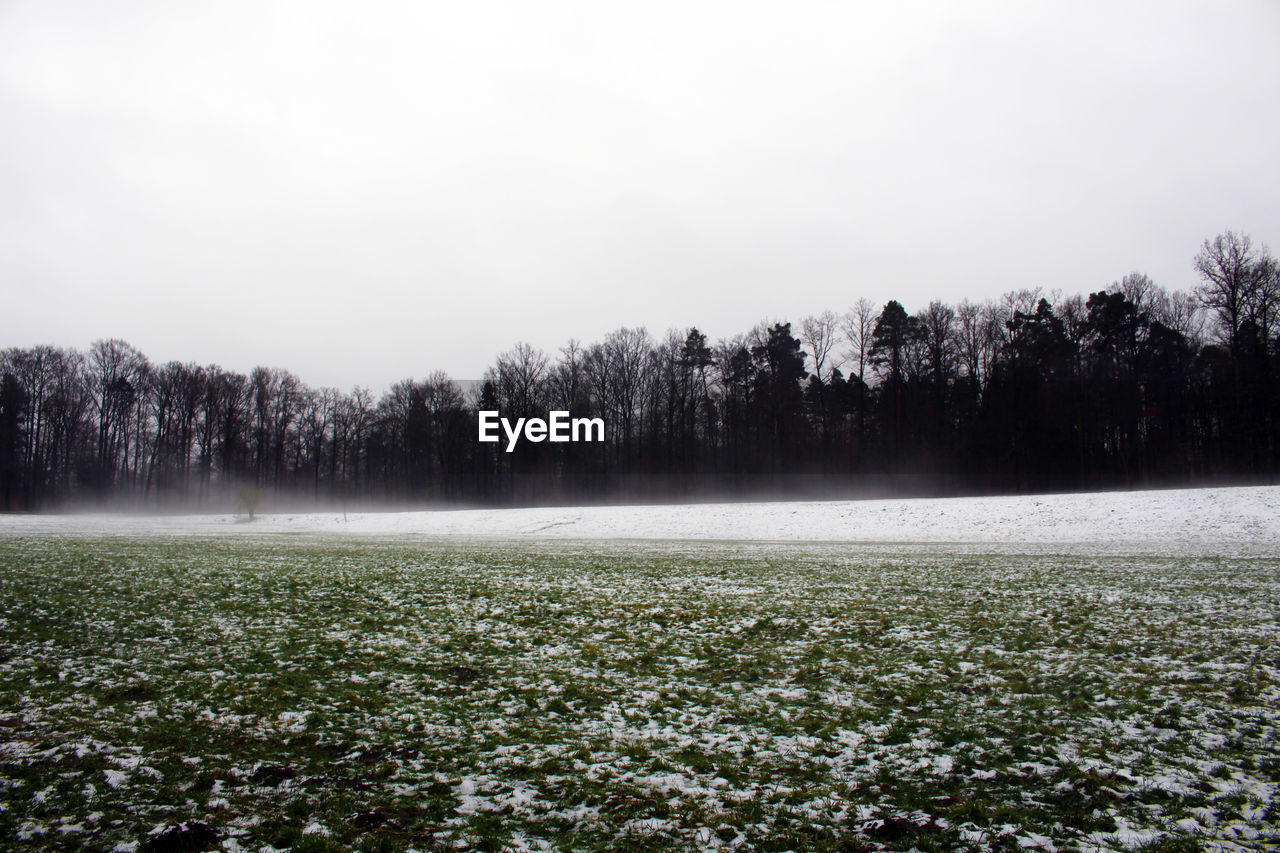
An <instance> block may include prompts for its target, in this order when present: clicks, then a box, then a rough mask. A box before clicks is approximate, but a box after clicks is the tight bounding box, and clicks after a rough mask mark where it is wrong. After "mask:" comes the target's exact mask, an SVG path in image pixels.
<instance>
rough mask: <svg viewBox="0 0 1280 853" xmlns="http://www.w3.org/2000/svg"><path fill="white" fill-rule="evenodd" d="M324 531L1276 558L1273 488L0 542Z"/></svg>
mask: <svg viewBox="0 0 1280 853" xmlns="http://www.w3.org/2000/svg"><path fill="white" fill-rule="evenodd" d="M222 533H232V534H255V535H257V534H288V533H332V534H344V535H361V536H404V537H415V536H467V537H494V538H503V539H508V538H516V539H580V540H592V539H676V540H679V539H698V540H728V541H734V540H737V541H775V542H786V541H798V542H917V543H932V542H936V543H943V542H949V543H954V542H960V543H1042V544H1069V543H1084V544H1089V545H1092V546H1098V545H1109V546H1126V547H1133V548H1136V549H1138V550H1143V551H1154V552H1176V551H1179V550H1184V549H1191V550H1206V549H1209V550H1215V551H1218V552H1222V551H1224V550H1225V551H1229V552H1233V553H1240V552H1248V553H1276V552H1280V486H1256V487H1232V488H1214V489H1169V490H1158V491H1133V492H1094V493H1077V494H1058V495H1020V496H1014V497H979V498H922V499H895V500H867V501H807V502H772V503H718V504H712V503H708V504H685V505H644V506H594V507H572V508H566V507H540V508H532V509H481V510H438V511H420V512H383V513H350V514H348V515H346V516H345V517H344V515H343V514H342V513H340V512H337V513H335V512H317V513H282V514H276V515H272V514H267V515H262V516H260V517H259V518H258V519H256V520H255V521H253V522H251V523H245V521H244V520H243V519H237V518H236V517H235V516H232V515H195V516H154V515H152V516H145V515H106V514H98V515H26V516H23V515H9V516H2V517H0V536H29V535H47V534H69V535H146V534H154V535H201V534H204V535H216V534H222Z"/></svg>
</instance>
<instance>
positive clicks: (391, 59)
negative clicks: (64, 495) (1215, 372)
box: [0, 0, 1280, 391]
mask: <svg viewBox="0 0 1280 853" xmlns="http://www.w3.org/2000/svg"><path fill="white" fill-rule="evenodd" d="M1226 228H1234V229H1237V230H1240V231H1245V232H1247V233H1249V234H1251V235H1252V236H1253V237H1254V239H1255V240H1256V241H1258V242H1270V243H1271V244H1272V245H1273V247H1276V248H1280V2H1276V0H1256V1H1255V2H1243V0H1241V2H1210V0H1201V2H1170V0H1155V2H1132V3H1124V2H1079V0H1075V2H1061V3H1056V2H1055V3H1049V2H1044V3H1028V2H1001V3H997V2H971V1H970V2H964V3H959V2H950V0H948V2H894V3H887V2H874V3H871V2H859V0H829V2H798V3H797V2H786V3H782V2H778V3H759V2H744V0H733V2H703V3H698V2H688V0H685V2H680V3H666V2H654V0H647V2H644V3H629V4H620V3H618V4H614V3H601V2H598V0H594V1H593V2H484V0H478V2H453V3H405V4H403V5H400V4H354V3H342V4H337V3H324V2H305V3H304V2H299V3H282V2H253V3H244V4H239V3H230V2H218V3H207V2H201V3H182V2H155V0H147V2H140V3H126V2H110V3H104V2H97V0H94V1H93V2H83V3H72V2H66V3H47V2H29V3H28V2H18V1H17V0H3V2H0V287H2V288H3V298H2V300H0V346H17V345H21V346H26V345H31V344H37V343H54V344H58V345H64V346H76V347H81V348H83V347H86V346H87V345H88V344H89V342H91V341H92V340H94V339H95V338H100V337H121V338H124V339H125V340H127V341H129V342H130V343H132V344H134V345H135V346H137V347H138V348H140V349H142V350H143V351H144V352H145V353H146V354H147V355H148V356H150V357H151V358H152V359H153V360H156V361H167V360H170V359H179V360H183V361H187V360H194V361H197V362H200V363H209V362H217V363H220V364H222V365H223V366H225V367H228V368H231V369H236V370H241V371H247V370H249V369H250V368H252V367H253V366H254V365H256V364H264V365H270V366H280V367H287V368H289V369H290V370H292V371H294V372H295V373H297V374H298V375H299V376H300V377H301V378H302V379H303V380H304V381H306V382H308V383H310V384H312V385H317V386H318V385H327V384H332V385H338V386H342V387H349V386H351V385H353V384H361V385H366V386H369V387H372V388H373V389H375V391H377V390H381V389H382V388H384V387H385V386H386V385H387V384H389V383H390V382H393V381H396V380H398V379H402V378H405V377H408V376H418V377H421V376H423V375H425V374H426V373H427V372H429V371H430V370H433V369H443V370H446V371H448V372H449V373H450V374H451V375H453V376H455V377H458V378H471V377H476V376H479V375H480V374H481V373H482V371H483V370H484V368H485V367H486V366H487V365H489V364H490V363H492V360H493V357H494V355H495V354H496V353H498V352H500V351H502V350H505V349H508V348H509V347H510V346H511V345H512V344H514V343H515V342H516V341H518V340H527V341H529V342H530V343H532V344H534V345H535V346H539V347H542V348H543V349H546V350H548V351H549V352H554V351H555V350H557V349H558V348H559V347H560V346H562V345H563V344H564V343H565V342H566V341H567V340H568V339H569V338H571V337H576V338H579V339H581V340H583V341H591V340H596V339H598V338H600V337H602V336H603V335H604V334H605V333H606V332H608V331H609V330H611V329H614V328H617V327H619V326H622V325H628V326H637V325H645V326H647V327H648V328H649V330H650V331H651V332H653V333H654V334H655V335H660V334H662V333H663V332H664V331H665V330H666V329H667V328H670V327H679V328H684V327H687V326H690V325H696V326H698V327H699V328H701V329H703V330H704V331H705V332H707V333H708V334H709V335H710V336H711V337H712V338H713V339H714V338H718V337H721V336H728V335H732V334H736V333H738V332H741V331H745V330H747V329H749V328H750V327H751V326H753V325H755V324H756V323H757V322H759V321H760V320H762V319H765V318H770V319H777V320H791V321H793V322H795V323H796V326H797V327H798V325H799V322H798V321H799V319H800V318H801V317H802V316H803V315H805V314H809V313H815V312H818V311H821V310H823V309H826V308H831V309H835V310H844V309H846V308H847V307H848V306H849V305H850V304H851V303H852V302H853V301H854V300H856V299H857V298H858V297H859V296H867V297H869V298H871V299H872V300H874V301H875V302H876V303H877V304H881V303H883V302H884V301H885V300H887V299H890V298H897V299H899V300H900V301H902V302H903V303H904V305H905V306H906V307H907V309H908V310H909V311H914V310H917V309H919V308H920V307H922V306H923V305H924V304H926V303H927V302H928V301H929V300H930V299H934V298H941V299H945V300H947V301H952V302H955V301H959V300H960V299H962V298H964V297H969V298H971V299H975V300H981V299H986V298H995V297H998V296H999V295H1000V294H1001V293H1003V292H1005V291H1008V290H1012V289H1016V288H1022V287H1031V286H1039V287H1043V288H1045V289H1046V290H1051V289H1053V288H1060V289H1062V290H1063V291H1065V292H1068V293H1087V292H1089V291H1091V290H1097V289H1101V288H1103V287H1105V286H1107V285H1108V283H1110V282H1112V281H1114V280H1116V279H1119V278H1120V277H1122V276H1123V275H1124V274H1125V273H1127V272H1129V271H1131V270H1135V269H1138V270H1142V271H1145V272H1146V273H1148V274H1149V275H1151V276H1152V277H1153V278H1155V279H1156V281H1158V282H1159V283H1161V284H1163V285H1165V286H1166V287H1169V288H1170V289H1178V288H1190V287H1192V286H1194V284H1195V275H1194V272H1193V270H1192V268H1191V259H1192V257H1193V256H1194V254H1195V253H1196V250H1197V249H1198V248H1199V245H1200V242H1201V241H1202V240H1203V239H1204V238H1206V237H1210V236H1213V235H1214V234H1216V233H1219V232H1220V231H1222V230H1224V229H1226Z"/></svg>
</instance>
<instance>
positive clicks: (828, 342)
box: [800, 311, 840, 382]
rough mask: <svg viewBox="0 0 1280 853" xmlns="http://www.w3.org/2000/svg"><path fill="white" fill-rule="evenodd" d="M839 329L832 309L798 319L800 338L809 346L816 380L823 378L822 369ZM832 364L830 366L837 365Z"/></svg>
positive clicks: (837, 319)
mask: <svg viewBox="0 0 1280 853" xmlns="http://www.w3.org/2000/svg"><path fill="white" fill-rule="evenodd" d="M839 329H840V318H839V317H837V316H836V313H835V312H834V311H823V312H822V313H821V314H810V315H809V316H808V317H805V318H804V319H802V320H801V321H800V338H801V340H803V341H804V343H805V346H807V347H808V348H809V357H810V358H812V359H813V375H814V376H816V377H817V378H818V382H824V381H826V380H825V379H823V375H822V369H823V367H824V366H825V365H826V362H827V358H828V357H829V356H830V355H831V352H832V349H833V348H834V347H835V344H836V335H837V334H838V333H839ZM838 366H839V365H838V364H833V365H832V368H833V369H834V368H836V367H838Z"/></svg>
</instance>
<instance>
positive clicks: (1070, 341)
mask: <svg viewBox="0 0 1280 853" xmlns="http://www.w3.org/2000/svg"><path fill="white" fill-rule="evenodd" d="M1193 266H1194V270H1195V273H1196V275H1197V277H1198V280H1199V284H1198V285H1197V286H1196V287H1195V288H1194V289H1193V290H1192V291H1189V292H1188V291H1172V292H1171V291H1168V290H1166V289H1165V288H1163V287H1161V286H1160V285H1159V284H1157V283H1156V282H1153V281H1152V280H1151V279H1150V278H1149V277H1148V276H1146V275H1144V274H1142V273H1138V272H1134V273H1130V274H1129V275H1126V276H1125V277H1124V278H1122V279H1121V280H1119V281H1116V282H1114V283H1112V284H1111V285H1110V286H1108V287H1106V288H1103V289H1100V290H1097V291H1094V292H1091V293H1089V294H1088V295H1087V296H1086V295H1083V294H1076V295H1063V294H1060V293H1042V292H1041V291H1040V290H1037V289H1025V290H1017V291H1013V292H1009V293H1006V294H1005V295H1004V296H1003V297H1001V298H999V299H996V300H989V301H985V302H982V303H974V302H970V301H967V300H966V301H962V302H960V303H959V304H958V305H949V304H945V303H943V302H941V301H933V302H930V303H929V304H928V305H926V306H924V307H922V308H919V309H918V310H916V311H915V312H914V313H912V312H910V311H908V309H907V308H906V307H905V306H903V305H902V304H900V303H899V302H898V301H897V300H891V301H889V302H888V303H887V304H885V305H874V304H872V303H871V302H870V301H868V300H866V299H859V300H857V301H856V302H854V304H853V305H852V307H851V308H849V309H848V310H847V311H846V312H843V313H837V312H835V311H826V312H823V313H821V314H817V315H812V316H808V317H804V318H803V319H801V320H800V321H799V323H798V324H796V325H793V324H791V323H788V322H773V321H768V322H762V323H761V324H759V325H758V326H757V327H756V328H754V329H751V330H749V331H747V332H745V333H743V334H740V335H737V336H734V337H732V338H727V339H721V340H718V341H715V342H712V341H710V340H709V339H708V338H707V336H706V335H704V334H703V333H702V332H700V331H699V330H698V329H697V328H689V329H683V330H671V331H668V332H667V333H666V334H665V335H663V336H661V337H657V338H655V337H654V336H653V335H651V334H650V333H649V332H648V331H646V330H645V329H644V328H621V329H618V330H616V331H614V332H611V333H610V334H608V335H606V336H605V337H604V338H603V340H600V341H598V342H594V343H590V344H582V343H580V342H578V341H570V342H569V343H567V344H566V345H565V346H564V347H563V348H561V349H560V350H559V352H558V353H555V354H548V353H546V352H543V351H541V350H539V349H536V348H534V347H532V346H530V345H528V344H526V343H517V344H516V345H515V346H513V347H512V348H510V349H509V350H507V351H505V352H503V353H501V354H499V355H498V356H497V357H496V358H495V360H494V363H493V364H492V366H491V367H490V368H489V369H488V370H487V371H486V372H485V374H484V376H483V379H482V380H480V381H478V382H471V383H459V382H458V381H456V380H455V379H451V378H450V377H449V376H447V375H445V374H444V373H442V372H439V371H436V372H432V373H427V374H426V375H425V378H422V379H405V380H403V381H401V382H398V383H396V384H395V385H393V386H392V387H391V388H390V389H389V390H388V391H387V392H386V393H385V394H383V395H381V397H378V398H375V395H374V394H372V393H371V392H370V391H369V390H368V389H366V388H360V387H357V388H354V389H352V390H351V391H341V390H338V389H335V388H312V387H309V386H308V385H306V384H305V383H304V382H303V381H302V380H301V379H300V378H299V377H298V376H296V375H294V374H293V373H291V372H290V371H288V370H285V369H281V368H269V367H257V368H254V369H253V370H252V371H250V372H249V373H248V374H247V375H246V374H243V373H237V372H235V371H232V370H226V369H224V368H222V367H220V366H218V365H216V364H209V365H198V364H191V363H185V364H184V363H180V362H177V361H170V362H167V363H164V364H154V363H152V362H151V361H150V360H149V359H148V358H147V356H146V355H145V354H143V353H142V352H140V351H139V350H137V349H135V348H134V347H132V346H130V345H129V344H128V343H126V342H124V341H122V340H118V339H103V340H98V341H95V342H93V343H92V345H91V346H90V347H89V348H88V350H87V351H81V350H77V349H73V348H62V347H58V346H53V345H47V346H35V347H29V348H22V347H11V348H8V349H4V350H0V509H5V510H8V511H33V510H53V509H59V508H63V509H67V508H93V507H102V506H113V507H124V508H134V509H144V508H151V509H165V510H169V509H173V510H209V511H230V509H231V508H232V506H233V504H234V502H235V499H236V498H235V496H236V495H237V493H240V494H243V492H244V490H245V489H246V488H248V489H251V490H253V491H254V492H256V493H258V494H260V495H261V497H262V500H263V505H264V507H265V508H270V507H273V506H275V507H279V508H285V507H288V508H303V507H308V506H338V505H341V506H344V507H345V506H351V507H353V508H354V507H374V506H387V505H395V506H430V505H511V504H536V503H578V502H588V501H613V502H618V501H650V500H688V499H716V498H728V499H737V498H746V497H775V498H780V497H800V496H810V497H845V496H853V495H881V494H961V493H964V494H977V493H1011V492H1035V491H1063V490H1078V489H1096V488H1125V487H1136V486H1144V485H1151V486H1161V485H1187V484H1208V483H1221V482H1241V481H1250V482H1275V481H1276V479H1277V475H1278V474H1280V452H1278V449H1277V445H1278V443H1280V393H1278V392H1277V373H1278V372H1280V265H1278V264H1277V261H1276V259H1275V258H1274V257H1272V256H1271V254H1270V253H1269V251H1268V250H1267V248H1266V247H1265V246H1260V245H1258V244H1255V243H1254V241H1253V240H1252V239H1251V238H1250V237H1249V236H1247V235H1244V234H1238V233H1236V232H1232V231H1227V232H1224V233H1222V234H1220V235H1218V236H1216V237H1214V238H1212V239H1206V240H1205V241H1204V242H1203V244H1202V245H1201V246H1200V249H1199V252H1198V253H1197V254H1196V255H1195V257H1194V261H1193ZM481 410H496V411H499V412H501V413H502V415H503V416H504V417H509V418H512V419H513V420H514V419H515V418H520V417H532V416H538V417H545V416H546V413H547V412H548V411H550V410H563V411H568V412H570V413H571V415H572V416H573V417H601V418H603V419H604V421H605V424H606V432H605V441H603V442H599V443H579V444H574V443H560V444H549V443H531V442H521V443H520V445H519V447H518V448H517V449H516V450H515V451H514V452H512V453H506V452H504V449H503V447H502V446H501V445H500V444H497V443H481V442H479V441H477V412H478V411H481Z"/></svg>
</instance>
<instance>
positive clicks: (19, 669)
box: [0, 488, 1280, 853]
mask: <svg viewBox="0 0 1280 853" xmlns="http://www.w3.org/2000/svg"><path fill="white" fill-rule="evenodd" d="M1278 518H1280V489H1277V488H1251V489H1212V490H1201V491H1163V492H1135V493H1109V494H1101V495H1053V496H1034V497H1020V498H976V499H957V500H899V501H867V502H822V503H775V504H718V505H714V504H709V505H699V506H682V507H664V506H651V507H598V508H581V509H533V510H492V511H490V510H485V511H465V512H415V513H391V514H367V515H354V514H353V515H351V516H349V517H348V519H347V521H346V522H345V523H344V522H343V521H342V517H341V515H334V514H311V515H305V514H295V515H268V516H265V517H263V518H261V519H260V520H258V521H255V522H254V523H252V524H246V523H243V522H236V521H235V519H234V518H233V517H231V516H194V517H185V518H173V517H168V518H165V517H144V516H106V515H99V516H27V517H3V518H0V847H3V848H4V849H14V850H27V849H30V850H43V849H63V848H82V849H105V850H112V849H114V850H118V851H128V852H129V853H150V851H159V850H199V849H222V850H225V851H228V852H229V853H235V851H248V850H253V851H266V853H270V851H283V850H294V851H298V853H316V851H333V853H336V851H341V850H352V849H355V850H369V851H373V850H379V851H382V850H395V851H401V850H403V851H409V850H417V851H426V850H439V849H451V850H497V849H505V850H566V851H567V850H574V851H577V850H599V851H604V850H630V849H655V850H656V849H666V850H706V851H721V850H724V851H732V850H744V851H745V850H778V851H781V850H802V849H803V850H814V851H824V850H826V851H844V850H858V851H861V850H877V849H892V850H912V849H915V850H922V851H929V850H970V851H975V853H976V851H989V850H1039V851H1058V850H1063V851H1065V850H1076V849H1083V850H1116V851H1121V850H1125V851H1127V850H1139V849H1141V850H1147V851H1157V850H1159V851H1163V852H1164V853H1172V851H1183V850H1188V851H1190V850H1200V849H1212V850H1255V849H1274V845H1277V844H1280V642H1278V640H1277V638H1278V637H1280V529H1278V527H1280V525H1278V522H1277V519H1278ZM849 543H857V544H856V546H854V547H851V546H850V544H849ZM1269 845H1270V846H1271V847H1269Z"/></svg>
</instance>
